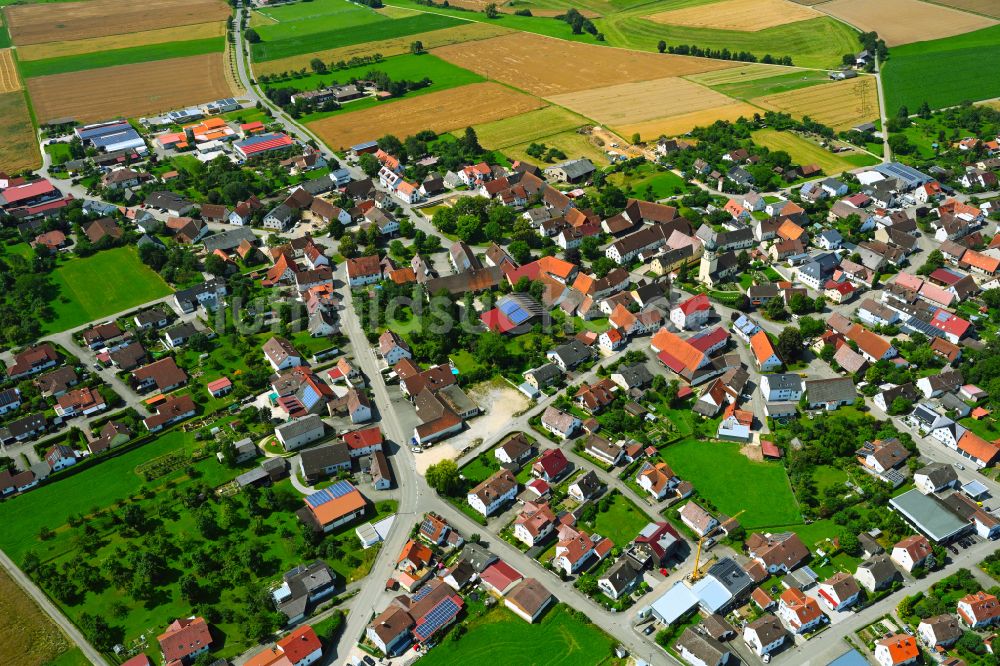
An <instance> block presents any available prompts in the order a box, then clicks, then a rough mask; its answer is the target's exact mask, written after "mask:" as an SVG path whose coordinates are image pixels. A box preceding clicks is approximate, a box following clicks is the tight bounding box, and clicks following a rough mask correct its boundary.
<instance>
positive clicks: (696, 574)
mask: <svg viewBox="0 0 1000 666" xmlns="http://www.w3.org/2000/svg"><path fill="white" fill-rule="evenodd" d="M744 511H746V509H740V511H739V512H738V513H736V514H734V515H732V516H730V517H729V519H728V520H735V519H737V518H739V517H740V516H741V515H742V514H743V512H744ZM720 525H721V523H720ZM717 529H719V526H716V527H715V528H713V529H712V530H711V531H709V532H708V533H707V534H705V536H703V537H702V538H700V539H698V546H697V548H696V549H695V552H694V568H693V569H692V570H691V573H690V574H688V580H690V581H691V582H692V583H697V582H698V581H699V580H701V579H702V578H704V577H705V572H704V571H703V570H702V568H701V546H702V544H704V543H705V539H708V538H710V537H711V536H712V534H714V533H715V530H717Z"/></svg>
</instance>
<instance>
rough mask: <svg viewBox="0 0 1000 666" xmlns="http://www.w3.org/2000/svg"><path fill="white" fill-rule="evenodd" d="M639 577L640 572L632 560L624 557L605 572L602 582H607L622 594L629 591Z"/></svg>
mask: <svg viewBox="0 0 1000 666" xmlns="http://www.w3.org/2000/svg"><path fill="white" fill-rule="evenodd" d="M639 575H640V572H639V570H638V569H637V568H636V567H635V564H633V563H632V560H630V559H629V558H627V557H623V558H621V559H620V560H618V561H617V562H615V563H614V564H612V565H611V567H610V568H609V569H608V570H607V571H605V572H604V575H603V576H601V580H605V581H607V582H608V584H610V585H611V587H612V589H614V590H615V591H616V592H618V593H619V594H621V592H622V591H624V590H626V589H628V587H629V586H630V585H631V584H632V583H633V582H634V581H635V579H636V578H638V577H639Z"/></svg>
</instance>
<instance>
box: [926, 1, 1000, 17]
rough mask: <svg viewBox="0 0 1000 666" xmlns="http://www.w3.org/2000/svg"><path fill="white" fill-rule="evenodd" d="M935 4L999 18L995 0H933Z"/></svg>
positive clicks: (998, 7)
mask: <svg viewBox="0 0 1000 666" xmlns="http://www.w3.org/2000/svg"><path fill="white" fill-rule="evenodd" d="M934 4H936V5H947V6H948V7H954V8H955V9H964V10H965V11H968V12H975V13H976V14H986V15H987V16H992V17H993V18H995V19H1000V3H998V2H997V0H934Z"/></svg>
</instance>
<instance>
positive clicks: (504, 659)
mask: <svg viewBox="0 0 1000 666" xmlns="http://www.w3.org/2000/svg"><path fill="white" fill-rule="evenodd" d="M474 612H476V613H478V612H480V611H478V609H477V611H474ZM466 626H467V631H466V633H465V634H464V635H463V636H462V637H461V638H460V639H458V640H450V639H445V640H443V641H441V643H440V644H439V645H438V646H437V647H435V648H433V649H432V650H431V651H430V652H429V653H428V654H427V655H426V656H424V657H422V658H421V661H422V662H423V663H424V666H435V665H436V664H442V665H444V664H447V665H449V666H450V665H451V664H465V663H475V662H476V661H478V660H479V659H487V660H488V661H492V662H494V663H500V664H546V666H577V665H578V664H588V665H589V664H595V665H596V664H606V663H610V662H611V660H612V659H613V656H612V652H611V651H612V649H613V648H614V646H615V645H616V641H615V639H614V638H612V637H611V636H609V635H607V634H605V633H604V632H603V631H601V630H600V629H599V628H597V627H596V626H594V625H593V624H590V623H589V622H585V621H584V620H582V619H581V618H580V616H579V614H578V612H576V611H573V610H571V609H570V608H569V607H567V606H565V605H563V604H559V605H558V606H555V607H553V608H551V609H549V611H548V612H547V613H546V614H545V616H544V617H542V619H541V621H540V622H537V623H535V624H528V623H527V622H525V621H524V620H522V619H521V618H519V617H517V616H516V615H514V614H513V613H512V612H511V611H509V610H508V609H506V608H503V607H495V608H493V609H491V610H488V611H485V612H484V614H483V615H478V614H477V615H476V616H474V617H471V618H469V619H468V620H466Z"/></svg>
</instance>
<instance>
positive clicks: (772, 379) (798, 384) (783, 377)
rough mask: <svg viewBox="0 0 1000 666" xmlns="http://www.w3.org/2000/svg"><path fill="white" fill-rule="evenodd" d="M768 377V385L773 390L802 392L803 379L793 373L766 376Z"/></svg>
mask: <svg viewBox="0 0 1000 666" xmlns="http://www.w3.org/2000/svg"><path fill="white" fill-rule="evenodd" d="M764 376H765V377H767V385H768V386H769V387H770V388H771V389H772V390H790V389H795V390H798V391H801V390H802V378H801V377H799V376H798V375H796V374H794V373H791V372H783V373H777V374H773V375H764Z"/></svg>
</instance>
